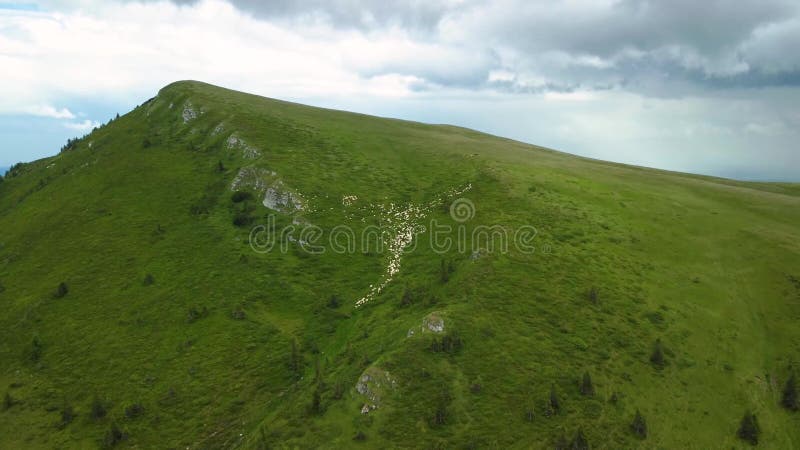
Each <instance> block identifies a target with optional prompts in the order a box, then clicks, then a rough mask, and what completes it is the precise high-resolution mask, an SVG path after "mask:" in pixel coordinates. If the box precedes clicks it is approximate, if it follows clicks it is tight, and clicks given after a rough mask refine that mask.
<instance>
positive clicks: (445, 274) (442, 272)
mask: <svg viewBox="0 0 800 450" xmlns="http://www.w3.org/2000/svg"><path fill="white" fill-rule="evenodd" d="M439 279H440V280H441V282H442V283H447V282H448V281H450V271H449V270H447V263H446V262H445V261H444V260H442V264H441V267H440V269H439Z"/></svg>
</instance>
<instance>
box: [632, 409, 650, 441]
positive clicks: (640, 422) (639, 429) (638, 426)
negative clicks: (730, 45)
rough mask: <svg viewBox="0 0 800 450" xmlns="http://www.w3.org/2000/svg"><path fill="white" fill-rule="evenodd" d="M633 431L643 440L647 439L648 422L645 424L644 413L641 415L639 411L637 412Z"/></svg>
mask: <svg viewBox="0 0 800 450" xmlns="http://www.w3.org/2000/svg"><path fill="white" fill-rule="evenodd" d="M631 431H633V434H635V435H636V436H638V437H639V438H641V439H644V438H646V437H647V422H645V420H644V417H643V416H642V413H640V412H639V410H638V409H637V410H636V416H634V418H633V422H631Z"/></svg>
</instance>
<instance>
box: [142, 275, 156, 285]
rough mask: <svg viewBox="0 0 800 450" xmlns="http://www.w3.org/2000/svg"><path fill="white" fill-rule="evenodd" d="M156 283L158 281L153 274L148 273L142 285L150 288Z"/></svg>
mask: <svg viewBox="0 0 800 450" xmlns="http://www.w3.org/2000/svg"><path fill="white" fill-rule="evenodd" d="M155 282H156V279H155V278H154V277H153V275H152V274H150V273H148V274H147V275H145V276H144V280H142V284H143V285H145V286H150V285H152V284H153V283H155Z"/></svg>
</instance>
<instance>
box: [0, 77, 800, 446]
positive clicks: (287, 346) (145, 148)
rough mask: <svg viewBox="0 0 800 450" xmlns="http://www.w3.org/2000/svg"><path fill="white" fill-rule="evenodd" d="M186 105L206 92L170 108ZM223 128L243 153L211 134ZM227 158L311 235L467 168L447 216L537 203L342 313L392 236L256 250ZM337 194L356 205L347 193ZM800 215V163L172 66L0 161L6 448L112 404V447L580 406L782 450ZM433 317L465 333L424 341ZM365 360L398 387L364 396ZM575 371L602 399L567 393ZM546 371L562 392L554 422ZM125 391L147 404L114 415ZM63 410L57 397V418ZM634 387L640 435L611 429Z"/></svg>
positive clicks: (575, 412) (250, 441)
mask: <svg viewBox="0 0 800 450" xmlns="http://www.w3.org/2000/svg"><path fill="white" fill-rule="evenodd" d="M187 102H189V103H191V105H192V108H193V109H194V110H196V111H202V114H199V115H198V117H197V118H195V119H192V120H189V121H188V123H184V120H183V118H182V117H181V115H182V112H183V110H184V106H185V105H186V104H187ZM170 105H172V107H170ZM220 124H222V129H221V131H220V130H217V131H218V132H217V133H215V132H214V130H215V129H216V128H217V126H218V125H220ZM231 133H236V136H238V137H239V138H241V139H244V140H245V142H246V143H247V144H248V145H250V146H252V147H253V148H256V149H257V150H259V152H260V157H258V158H257V159H246V158H245V157H244V156H243V154H242V152H241V151H238V150H231V149H228V148H227V146H226V140H227V139H228V137H229V136H230V135H231ZM90 144H91V145H90ZM220 162H221V163H222V165H223V166H224V170H222V171H220V170H219V167H218V166H219V163H220ZM242 167H256V168H263V169H266V170H270V171H274V172H276V175H275V177H276V179H280V180H281V181H282V182H283V183H284V186H285V187H287V188H289V189H291V191H292V192H293V193H296V194H300V195H302V197H303V198H304V199H306V201H307V203H308V206H309V210H310V211H308V212H306V213H305V214H303V216H304V219H305V220H307V221H309V222H310V223H313V224H315V225H318V226H320V227H321V228H322V230H323V233H324V236H325V237H327V236H328V235H329V233H330V232H331V230H332V229H333V228H334V227H335V226H337V225H347V226H350V227H352V228H353V229H354V230H356V231H357V232H358V231H361V230H363V229H364V228H365V227H367V226H368V225H370V224H376V223H378V222H379V217H378V215H377V212H376V211H377V210H376V209H375V207H376V206H377V205H383V206H387V205H389V204H390V203H394V204H396V205H408V204H418V205H419V204H427V203H433V204H437V205H438V202H439V199H440V197H441V196H442V195H443V193H445V192H447V191H448V190H451V189H455V188H459V187H463V186H465V185H467V184H469V183H471V185H472V188H471V189H470V190H469V191H467V192H465V193H464V194H462V195H461V196H462V197H466V198H468V199H470V200H471V201H472V202H473V203H474V205H475V207H476V214H475V217H474V218H473V219H472V220H470V221H469V222H467V223H466V224H465V227H466V228H465V229H466V230H467V231H471V230H473V229H474V228H475V227H477V226H480V225H487V226H490V225H495V224H496V225H500V226H502V227H504V229H506V230H507V231H508V232H512V233H513V232H514V231H516V230H519V229H520V228H521V227H523V226H525V225H530V226H533V227H535V228H536V229H537V231H538V234H537V235H536V238H535V239H534V245H535V246H536V251H535V252H534V253H532V254H531V253H525V252H521V251H518V250H515V249H514V248H513V247H512V249H511V250H510V251H509V252H506V253H502V252H491V253H484V254H482V255H481V256H480V257H479V258H476V259H474V258H471V257H470V256H471V251H466V252H461V251H458V250H457V249H451V250H450V251H449V252H447V253H446V254H444V255H440V254H437V253H436V252H434V251H433V250H432V248H431V246H430V245H429V240H430V237H431V236H430V233H426V234H423V235H420V236H419V237H418V238H417V242H416V244H417V245H416V248H415V250H414V251H413V252H409V253H408V254H406V255H404V256H403V258H402V261H401V263H402V266H401V269H400V272H399V273H398V274H397V276H396V277H395V278H394V279H393V280H392V281H391V282H390V283H389V284H388V285H387V287H386V289H385V290H384V292H382V293H381V294H380V295H378V296H376V297H375V298H374V299H373V300H372V301H371V302H369V303H367V304H366V305H365V306H363V307H361V308H354V304H355V302H356V301H357V300H358V299H359V298H361V297H362V296H363V295H365V294H366V293H367V292H368V290H369V286H370V285H371V284H375V283H377V282H379V281H380V280H381V277H382V276H383V273H384V270H385V267H386V264H387V261H388V258H389V255H388V253H387V252H386V251H384V252H374V251H373V252H362V251H358V252H356V253H354V254H336V253H334V252H331V251H327V252H325V253H324V254H321V255H310V254H308V253H306V252H304V251H303V250H302V249H300V248H299V247H298V244H297V243H289V244H288V251H287V252H285V253H283V252H280V251H277V250H275V251H272V252H269V253H266V254H259V253H256V252H254V251H253V250H252V249H251V248H250V246H249V244H248V235H249V231H250V229H249V227H237V226H235V225H233V219H234V217H235V216H237V214H244V215H245V216H248V217H252V218H253V220H254V222H253V224H257V223H264V222H265V220H266V216H267V215H268V214H270V211H269V210H268V209H266V208H264V207H263V206H261V205H260V203H259V202H254V201H252V200H245V201H243V202H239V203H234V202H233V201H232V200H231V196H232V192H231V190H230V185H231V183H232V181H233V179H234V178H235V176H236V175H237V173H238V172H239V169H240V168H242ZM348 195H356V196H357V197H358V200H357V201H356V202H355V203H354V205H353V206H350V207H345V206H343V203H342V198H343V197H344V196H348ZM449 200H452V198H451V199H449ZM192 211H194V213H193V212H192ZM431 219H435V220H437V221H438V222H439V223H443V224H449V225H451V226H457V225H458V224H457V223H455V222H454V221H453V220H452V218H450V216H449V214H447V213H446V212H445V209H444V207H432V208H431V209H430V210H428V212H427V213H426V215H425V217H424V218H422V219H420V222H424V223H428V221H429V220H431ZM276 220H277V223H278V225H286V224H289V223H290V222H291V220H292V219H291V217H290V215H288V214H278V215H277V219H276ZM799 224H800V185H796V184H786V183H783V184H777V183H776V184H772V183H746V182H738V181H733V180H726V179H718V178H711V177H703V176H696V175H688V174H680V173H672V172H665V171H659V170H652V169H644V168H637V167H631V166H625V165H620V164H612V163H607V162H602V161H595V160H589V159H584V158H578V157H575V156H571V155H567V154H563V153H559V152H555V151H552V150H548V149H544V148H539V147H535V146H531V145H527V144H522V143H519V142H515V141H510V140H507V139H502V138H497V137H494V136H489V135H484V134H481V133H477V132H474V131H471V130H466V129H462V128H457V127H451V126H432V125H424V124H419V123H413V122H405V121H398V120H392V119H382V118H375V117H370V116H364V115H359V114H352V113H345V112H339V111H331V110H325V109H318V108H311V107H306V106H301V105H297V104H292V103H286V102H280V101H276V100H270V99H264V98H261V97H256V96H251V95H247V94H242V93H238V92H233V91H229V90H225V89H221V88H217V87H213V86H210V85H206V84H202V83H197V82H181V83H176V84H173V85H170V86H168V87H166V88H164V89H163V90H162V91H161V92H160V93H159V94H158V96H157V97H155V98H154V99H153V100H151V101H149V102H147V103H145V104H144V105H142V106H140V107H138V108H137V109H135V110H134V111H132V112H130V113H129V114H127V115H125V116H123V117H121V118H119V119H117V120H115V121H114V122H112V123H111V124H109V125H107V126H104V127H102V128H100V129H98V130H96V131H95V132H93V133H92V134H91V135H89V136H87V137H85V138H83V139H82V140H80V141H79V142H78V144H77V146H76V148H75V149H74V150H70V151H67V152H63V153H61V154H59V155H57V156H54V157H52V158H46V159H43V160H40V161H36V162H33V163H29V164H25V165H23V166H20V167H17V168H15V170H14V171H13V172H12V173H11V174H9V175H8V176H7V177H6V178H5V179H4V181H3V182H2V183H0V230H2V234H0V284H1V285H2V286H3V289H0V395H4V394H5V393H6V392H8V394H9V395H10V396H11V398H12V399H13V402H12V405H11V406H10V407H9V408H7V409H4V408H0V448H66V447H70V448H92V447H98V446H101V445H102V444H103V439H104V436H105V435H106V433H107V432H108V431H109V430H110V429H111V426H112V423H115V424H117V425H118V426H119V428H120V429H122V431H124V433H125V434H126V435H127V436H126V439H125V440H123V441H122V442H121V443H120V444H118V445H120V446H121V447H139V448H153V447H157V448H177V447H190V448H220V447H225V448H228V447H240V446H241V447H245V448H265V447H277V448H294V447H297V448H309V447H325V448H342V447H364V448H387V447H389V448H394V447H414V448H418V447H425V448H427V447H445V448H464V447H470V448H507V447H519V448H529V447H533V448H548V447H552V445H553V444H554V442H555V440H556V439H557V438H558V437H559V436H561V435H562V434H563V435H565V436H567V438H568V439H571V438H572V436H573V435H574V434H575V433H576V432H577V430H578V429H582V430H583V431H584V433H585V435H586V436H587V439H588V441H589V442H590V443H591V445H592V446H593V448H637V447H639V448H699V449H707V448H731V447H738V448H744V447H746V446H748V444H746V443H744V442H743V441H740V440H739V439H737V437H736V430H737V428H738V425H739V421H740V420H741V418H742V416H743V415H744V412H745V411H746V410H752V411H753V412H755V414H756V415H757V417H758V421H759V424H760V426H761V429H762V433H761V445H763V447H765V448H794V447H798V446H800V414H798V413H794V414H793V413H791V412H788V411H786V410H784V409H782V408H781V407H780V406H779V402H780V396H781V390H782V387H783V383H784V382H785V380H786V379H787V377H788V374H789V367H790V365H792V364H794V365H795V368H796V366H797V360H798V357H800V330H798V327H797V323H798V320H799V319H800V282H798V281H796V280H797V279H800V225H799ZM453 237H455V233H454V234H453ZM443 259H444V260H446V261H451V262H452V266H453V269H454V270H453V272H452V274H450V277H449V280H448V281H447V282H446V283H443V282H442V281H441V275H440V272H441V269H440V267H441V261H442V260H443ZM148 274H149V275H151V277H152V280H150V281H152V283H150V282H147V283H146V282H145V281H144V280H145V278H146V277H147V275H148ZM61 282H65V283H66V284H67V286H68V288H69V291H68V293H67V294H66V295H65V296H63V297H61V298H56V297H57V296H56V295H54V293H55V292H56V289H57V287H58V285H59V283H61ZM592 288H596V289H597V292H598V300H597V302H591V301H589V299H588V298H587V295H586V293H587V292H588V291H589V290H590V289H592ZM406 291H408V292H410V293H411V297H410V299H411V301H410V302H405V304H404V302H403V301H402V299H403V297H404V293H405V292H406ZM333 294H335V295H336V296H337V297H338V298H339V299H340V302H341V306H340V307H339V308H330V307H328V302H329V299H330V297H331V295H333ZM431 313H436V314H437V315H440V316H441V317H443V318H444V320H445V327H446V332H447V333H457V334H458V336H459V337H460V338H461V339H462V341H463V343H464V345H463V348H461V349H460V350H459V351H457V352H451V353H448V352H432V351H431V350H430V346H431V340H432V339H433V338H432V333H430V332H428V333H424V334H421V333H420V326H421V325H422V321H423V319H424V318H425V317H427V316H428V315H429V314H431ZM412 328H414V329H415V330H416V333H415V334H414V335H413V336H410V337H409V336H408V331H409V329H412ZM34 339H36V340H37V341H38V342H39V343H40V346H39V348H38V349H34V346H33V342H34ZM656 339H661V341H662V342H663V345H664V348H665V354H666V360H667V364H666V366H665V367H664V368H663V369H661V370H659V369H656V368H654V367H653V366H652V364H651V363H650V361H649V358H650V353H651V350H652V348H653V345H654V342H655V341H656ZM293 342H294V343H295V344H294V346H295V348H296V351H295V353H296V354H295V356H294V357H293V356H292V347H293V344H292V343H293ZM37 352H38V353H39V356H38V358H34V356H33V353H37ZM293 361H294V363H295V365H297V366H299V369H297V370H293V367H292V366H293ZM365 370H366V371H368V373H382V372H381V371H387V372H388V373H389V374H390V375H389V376H390V377H391V378H392V379H393V380H394V381H395V383H394V386H393V387H388V386H386V385H384V386H383V387H382V388H381V389H380V391H381V399H380V402H379V407H378V408H377V409H375V410H372V411H371V412H370V413H369V414H366V415H362V414H361V412H360V409H361V407H362V406H363V404H364V403H365V402H368V400H366V398H365V397H363V396H362V395H360V394H358V392H357V391H356V389H355V387H356V383H357V382H358V380H359V377H360V376H361V374H362V373H364V372H365ZM586 371H588V372H589V373H590V375H591V377H592V381H593V384H594V388H595V391H596V394H595V396H594V397H584V396H581V395H580V393H579V383H580V380H581V377H582V375H583V373H584V372H586ZM552 387H555V389H556V390H557V392H558V395H559V397H560V399H561V404H562V410H561V413H560V414H558V415H556V416H553V417H546V415H545V409H546V402H547V399H548V396H549V393H550V389H551V388H552ZM315 390H318V392H320V406H321V410H322V411H321V412H319V413H313V412H312V411H311V409H310V405H311V403H312V399H313V395H314V392H315ZM614 394H616V395H614ZM612 396H615V397H616V398H617V401H616V403H615V402H612V401H610V399H611V397H612ZM96 397H99V398H101V399H103V400H104V401H105V402H106V404H107V409H108V414H107V415H106V416H105V417H103V418H99V419H94V418H92V417H91V405H92V402H93V400H94V399H95V398H96ZM135 403H141V405H142V406H143V413H142V414H139V415H137V416H135V417H128V416H127V415H126V414H125V409H126V408H127V407H128V406H130V405H132V404H135ZM65 405H69V406H71V407H72V408H73V409H74V411H75V418H74V420H72V421H71V422H70V423H68V424H60V422H61V412H62V410H63V409H64V406H65ZM531 408H532V409H533V410H534V412H535V414H534V415H535V417H534V419H533V421H529V420H527V417H526V411H527V410H529V409H531ZM637 409H638V410H640V411H641V412H642V414H643V416H644V417H645V419H646V421H647V425H648V429H649V435H648V437H647V439H646V440H639V439H638V438H636V437H635V436H634V435H633V433H632V432H631V431H630V429H629V424H630V423H631V421H632V420H633V417H634V415H635V411H636V410H637ZM437 413H439V415H440V416H442V417H444V423H443V424H437V423H436V422H437V421H436V420H435V418H436V416H437ZM440 422H441V420H440ZM358 432H362V433H363V436H364V437H365V440H363V441H355V440H354V439H353V438H354V437H355V436H356V434H357V433H358Z"/></svg>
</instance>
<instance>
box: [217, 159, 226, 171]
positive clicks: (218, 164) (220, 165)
mask: <svg viewBox="0 0 800 450" xmlns="http://www.w3.org/2000/svg"><path fill="white" fill-rule="evenodd" d="M217 172H220V173H222V172H225V165H224V164H222V161H218V162H217Z"/></svg>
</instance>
